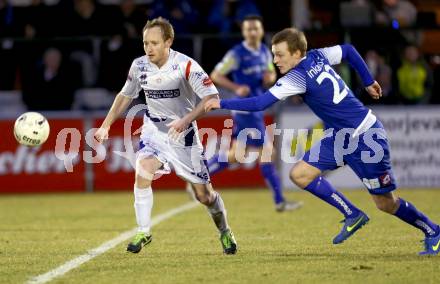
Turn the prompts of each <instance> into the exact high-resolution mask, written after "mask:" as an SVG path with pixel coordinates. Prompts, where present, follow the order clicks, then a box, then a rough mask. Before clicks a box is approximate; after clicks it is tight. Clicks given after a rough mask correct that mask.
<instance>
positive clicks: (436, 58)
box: [430, 55, 440, 104]
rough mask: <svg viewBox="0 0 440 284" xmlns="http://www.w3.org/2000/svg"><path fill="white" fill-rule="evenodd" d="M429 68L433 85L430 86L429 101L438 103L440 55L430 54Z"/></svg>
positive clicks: (439, 99)
mask: <svg viewBox="0 0 440 284" xmlns="http://www.w3.org/2000/svg"><path fill="white" fill-rule="evenodd" d="M430 63H431V68H432V70H433V81H434V85H433V88H432V94H433V96H432V97H431V103H432V104H440V55H433V56H431V60H430Z"/></svg>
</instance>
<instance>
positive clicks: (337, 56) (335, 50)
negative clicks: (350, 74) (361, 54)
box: [318, 45, 342, 65]
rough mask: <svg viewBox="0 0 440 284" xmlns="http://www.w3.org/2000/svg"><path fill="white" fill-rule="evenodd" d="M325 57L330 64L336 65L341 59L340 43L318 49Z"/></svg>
mask: <svg viewBox="0 0 440 284" xmlns="http://www.w3.org/2000/svg"><path fill="white" fill-rule="evenodd" d="M318 51H320V52H321V53H322V55H324V57H325V58H327V60H328V62H329V63H330V64H331V65H336V64H339V63H341V61H342V48H341V46H340V45H335V46H331V47H325V48H320V49H318Z"/></svg>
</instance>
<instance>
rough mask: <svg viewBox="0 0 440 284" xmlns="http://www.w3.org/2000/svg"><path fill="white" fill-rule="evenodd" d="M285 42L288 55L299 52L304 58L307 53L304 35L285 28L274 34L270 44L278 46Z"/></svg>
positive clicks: (295, 30)
mask: <svg viewBox="0 0 440 284" xmlns="http://www.w3.org/2000/svg"><path fill="white" fill-rule="evenodd" d="M283 41H285V42H286V43H287V47H288V49H289V52H290V54H293V53H294V52H295V51H297V50H299V51H300V52H301V56H304V55H305V54H306V51H307V39H306V36H305V35H304V33H303V32H302V31H300V30H297V29H295V28H287V29H284V30H282V31H280V32H278V33H276V34H275V35H274V36H273V38H272V44H278V43H280V42H283Z"/></svg>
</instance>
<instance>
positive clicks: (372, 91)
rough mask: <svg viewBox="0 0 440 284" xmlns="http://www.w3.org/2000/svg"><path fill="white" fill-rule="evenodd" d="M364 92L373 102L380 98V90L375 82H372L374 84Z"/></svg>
mask: <svg viewBox="0 0 440 284" xmlns="http://www.w3.org/2000/svg"><path fill="white" fill-rule="evenodd" d="M365 90H367V92H368V94H369V95H370V96H371V97H372V98H373V99H375V100H378V99H379V98H380V97H382V88H381V87H380V85H379V83H377V82H376V81H374V83H373V84H371V85H370V86H368V87H366V88H365Z"/></svg>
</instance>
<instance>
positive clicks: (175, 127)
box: [167, 118, 191, 141]
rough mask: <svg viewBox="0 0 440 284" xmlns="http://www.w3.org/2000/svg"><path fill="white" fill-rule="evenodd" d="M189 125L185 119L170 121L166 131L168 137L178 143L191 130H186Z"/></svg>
mask: <svg viewBox="0 0 440 284" xmlns="http://www.w3.org/2000/svg"><path fill="white" fill-rule="evenodd" d="M189 124H190V122H188V121H187V120H186V119H185V118H180V119H176V120H173V121H171V122H170V123H168V124H167V126H168V127H169V128H170V129H169V130H168V137H169V138H170V139H171V140H173V141H179V140H180V139H182V137H183V136H184V135H186V134H187V132H188V131H190V130H191V129H188V127H189Z"/></svg>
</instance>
